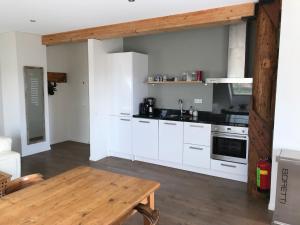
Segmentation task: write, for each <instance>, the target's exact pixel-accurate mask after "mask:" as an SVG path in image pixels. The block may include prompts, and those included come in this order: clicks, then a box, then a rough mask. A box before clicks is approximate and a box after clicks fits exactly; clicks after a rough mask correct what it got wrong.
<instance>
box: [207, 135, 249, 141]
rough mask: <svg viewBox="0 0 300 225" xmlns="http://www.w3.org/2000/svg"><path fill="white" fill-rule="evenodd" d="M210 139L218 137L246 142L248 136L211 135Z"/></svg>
mask: <svg viewBox="0 0 300 225" xmlns="http://www.w3.org/2000/svg"><path fill="white" fill-rule="evenodd" d="M212 137H220V138H228V139H230V138H231V139H240V140H248V136H245V135H234V134H230V135H227V134H226V135H224V134H212Z"/></svg>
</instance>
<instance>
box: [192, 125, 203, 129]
mask: <svg viewBox="0 0 300 225" xmlns="http://www.w3.org/2000/svg"><path fill="white" fill-rule="evenodd" d="M190 127H196V128H203V126H197V125H190Z"/></svg>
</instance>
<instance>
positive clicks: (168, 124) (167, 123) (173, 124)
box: [164, 123, 176, 126]
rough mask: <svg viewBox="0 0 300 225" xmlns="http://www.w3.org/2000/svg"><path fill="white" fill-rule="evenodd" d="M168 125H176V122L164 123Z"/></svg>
mask: <svg viewBox="0 0 300 225" xmlns="http://www.w3.org/2000/svg"><path fill="white" fill-rule="evenodd" d="M164 124H166V125H175V126H176V123H164Z"/></svg>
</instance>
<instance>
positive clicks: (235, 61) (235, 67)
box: [205, 22, 253, 84]
mask: <svg viewBox="0 0 300 225" xmlns="http://www.w3.org/2000/svg"><path fill="white" fill-rule="evenodd" d="M246 33H247V23H246V22H241V23H238V24H232V25H230V26H229V44H228V69H227V76H226V77H222V78H207V79H206V80H205V82H206V83H216V84H218V83H226V84H230V83H236V84H251V83H252V82H253V79H252V78H245V58H246Z"/></svg>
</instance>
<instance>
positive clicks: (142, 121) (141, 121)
mask: <svg viewBox="0 0 300 225" xmlns="http://www.w3.org/2000/svg"><path fill="white" fill-rule="evenodd" d="M139 122H140V123H150V121H144V120H140V121H139Z"/></svg>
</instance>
